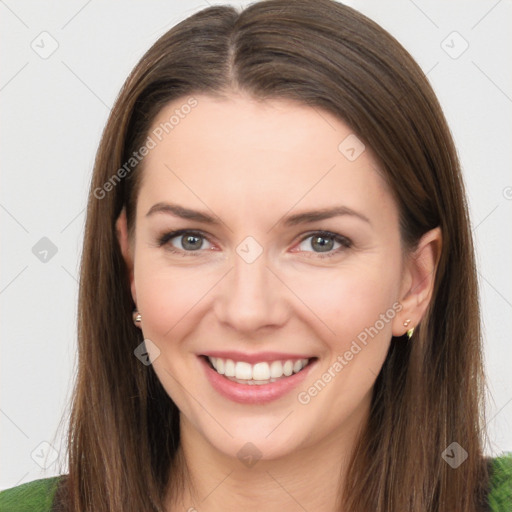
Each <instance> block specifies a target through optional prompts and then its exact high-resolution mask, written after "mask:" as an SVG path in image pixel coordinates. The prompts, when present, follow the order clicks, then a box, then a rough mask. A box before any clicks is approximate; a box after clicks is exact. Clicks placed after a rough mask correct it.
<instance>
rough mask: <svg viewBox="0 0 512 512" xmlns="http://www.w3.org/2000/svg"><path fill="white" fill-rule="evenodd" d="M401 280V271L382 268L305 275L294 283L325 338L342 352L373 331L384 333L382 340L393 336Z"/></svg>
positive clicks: (352, 269)
mask: <svg viewBox="0 0 512 512" xmlns="http://www.w3.org/2000/svg"><path fill="white" fill-rule="evenodd" d="M398 280H399V271H398V269H392V268H390V269H388V271H387V272H385V273H384V272H382V271H381V269H380V268H379V265H365V266H364V267H363V266H360V267H354V266H353V267H350V268H348V267H347V268H341V269H340V270H339V271H338V272H324V273H319V272H316V273H314V275H313V273H312V274H311V275H310V276H306V275H303V276H301V277H299V278H298V279H296V280H295V285H294V292H295V293H296V294H297V296H298V297H299V298H300V299H302V301H303V302H304V303H305V304H306V305H307V307H308V311H309V314H310V315H314V316H315V317H316V319H317V320H316V322H315V323H316V324H318V325H319V329H321V330H322V332H323V333H324V338H325V337H327V338H326V339H329V340H332V341H331V343H329V344H330V345H331V346H332V345H333V344H336V345H338V346H337V347H336V348H337V349H339V350H341V349H343V348H344V346H345V345H346V344H348V345H350V343H351V341H352V340H353V339H356V338H357V336H359V335H360V334H361V333H363V334H362V336H361V337H364V333H365V332H366V330H368V329H372V328H373V327H377V329H378V330H379V331H382V335H383V337H387V336H388V334H391V320H392V318H394V316H395V314H396V305H395V308H393V304H395V301H396V298H397V296H398V295H397V293H398V284H397V283H398ZM383 318H384V320H383ZM372 332H373V329H372Z"/></svg>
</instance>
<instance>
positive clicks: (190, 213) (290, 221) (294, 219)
mask: <svg viewBox="0 0 512 512" xmlns="http://www.w3.org/2000/svg"><path fill="white" fill-rule="evenodd" d="M156 213H165V214H169V215H173V216H174V217H179V218H181V219H187V220H194V221H197V222H202V223H204V224H211V225H218V224H220V222H219V221H218V220H217V219H216V218H215V217H213V216H212V215H210V214H208V213H206V212H200V211H198V210H191V209H189V208H185V207H183V206H180V205H177V204H169V203H156V204H154V205H153V206H152V207H151V208H150V209H149V211H148V213H146V217H150V216H151V215H154V214H156ZM342 215H349V216H351V217H356V218H358V219H360V220H362V221H364V222H367V223H368V224H370V225H371V222H370V219H368V217H366V216H365V215H363V214H362V213H359V212H356V211H355V210H352V209H351V208H348V207H347V206H335V207H332V208H323V209H320V210H311V211H306V212H301V213H296V214H294V215H289V216H287V217H283V218H282V219H281V220H280V223H282V224H284V225H285V226H296V225H297V224H307V223H308V222H317V221H320V220H325V219H330V218H332V217H339V216H342Z"/></svg>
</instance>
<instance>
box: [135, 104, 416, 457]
mask: <svg viewBox="0 0 512 512" xmlns="http://www.w3.org/2000/svg"><path fill="white" fill-rule="evenodd" d="M195 98H196V100H197V104H195V106H193V108H185V107H184V105H186V104H187V98H185V99H182V100H178V101H175V102H173V103H172V104H169V105H168V106H167V107H166V108H165V109H163V110H162V111H161V112H160V114H159V115H158V117H157V119H156V120H155V122H154V125H153V127H152V130H151V132H150V134H149V135H150V137H151V138H152V141H153V142H150V143H148V147H149V146H151V148H150V149H149V153H148V154H147V156H145V158H144V162H143V165H144V170H143V181H142V185H141V188H140V193H139V196H138V200H137V214H136V231H135V240H134V245H133V248H132V251H133V252H132V253H131V257H130V258H131V261H133V276H132V283H131V284H132V294H133V298H134V301H135V303H136V304H137V307H138V310H139V312H140V313H141V315H142V323H141V328H142V331H143V335H144V338H145V339H146V340H150V341H151V343H150V342H147V347H148V348H149V351H150V354H151V355H152V357H154V358H155V359H154V360H153V367H154V370H155V372H156V374H157V375H158V378H159V379H160V381H161V383H162V385H163V387H164V388H165V390H166V391H167V393H168V394H169V396H170V397H171V398H172V400H173V401H174V402H175V403H176V405H177V406H178V407H179V409H180V411H181V421H182V428H184V429H186V431H187V432H189V433H190V435H193V436H195V437H196V438H197V439H203V440H205V441H207V443H206V444H208V445H209V446H210V447H213V448H216V449H217V450H218V451H220V452H222V453H223V454H225V455H228V456H237V454H238V456H239V457H240V456H243V455H244V450H246V451H249V452H250V451H251V450H253V451H254V453H253V454H252V455H254V456H257V457H262V458H264V459H272V458H277V457H280V456H283V455H286V454H287V453H291V452H297V451H298V452H300V450H303V449H307V448H312V447H314V446H315V445H318V444H319V443H322V442H325V441H326V440H329V439H331V440H334V439H337V438H339V437H343V436H345V435H347V434H349V433H351V432H352V433H354V432H355V431H356V430H357V429H358V427H359V426H360V425H361V422H362V421H364V419H365V418H366V416H367V414H368V410H369V404H370V397H371V391H372V387H373V385H374V382H375V379H376V377H377V375H378V373H379V371H380V369H381V366H382V364H383V362H384V359H385V357H386V353H387V350H388V347H389V344H390V340H391V336H392V335H393V334H394V335H402V334H403V333H404V332H405V331H406V330H407V329H406V328H405V327H403V322H404V320H405V317H404V311H401V308H402V305H401V303H400V300H401V298H402V296H403V294H404V291H405V290H406V289H407V287H408V286H410V283H411V281H410V280H409V279H408V278H407V277H406V272H404V260H403V257H402V250H401V245H400V235H399V224H398V210H397V206H396V204H395V202H394V200H393V198H392V195H391V193H390V191H389V189H388V188H387V186H386V184H385V183H384V181H383V180H382V178H381V177H380V176H379V174H378V173H377V172H376V170H375V168H376V162H375V161H374V159H373V158H372V156H371V154H370V149H369V148H364V146H362V143H361V142H360V141H359V140H358V139H357V138H356V137H355V136H354V135H353V134H352V133H351V130H350V129H349V127H347V126H346V125H345V124H344V123H343V122H341V121H340V120H338V119H337V118H336V117H334V116H333V115H331V114H329V113H327V112H325V111H323V110H320V109H317V108H311V107H308V106H304V105H300V104H298V103H295V102H291V101H285V100H272V101H265V102H257V101H255V100H253V99H250V98H248V97H244V96H236V95H233V96H232V97H230V99H229V100H224V101H221V100H216V99H213V98H211V97H209V96H204V95H199V96H196V97H195ZM176 110H177V111H178V112H175V111H176ZM173 115H174V116H175V117H174V118H173V121H172V126H171V124H170V123H169V120H170V118H171V116H173ZM165 123H167V125H165ZM164 127H165V128H166V129H164ZM166 130H167V132H168V133H166ZM152 146H154V147H152ZM175 231H178V232H179V234H174V235H173V234H170V233H172V232H175ZM130 265H131V263H130ZM207 356H210V358H212V359H208V357H207ZM287 361H289V362H287ZM211 363H213V364H214V365H215V366H216V367H217V370H218V371H217V370H215V369H214V368H213V367H212V364H211ZM305 363H307V365H306V366H305V367H304V368H303V369H302V370H301V368H302V367H303V365H304V364H305ZM295 372H296V373H295ZM222 373H224V375H222ZM290 373H291V375H290ZM226 374H228V375H230V377H229V378H228V377H227V376H226ZM233 374H234V375H233ZM235 379H236V380H238V382H237V381H236V380H235ZM271 379H272V380H274V379H275V381H273V382H269V381H270V380H271ZM254 380H258V381H259V382H258V383H252V381H254ZM249 381H251V382H249ZM247 443H252V445H254V446H252V445H248V444H247ZM240 450H241V451H240ZM249 455H251V453H249Z"/></svg>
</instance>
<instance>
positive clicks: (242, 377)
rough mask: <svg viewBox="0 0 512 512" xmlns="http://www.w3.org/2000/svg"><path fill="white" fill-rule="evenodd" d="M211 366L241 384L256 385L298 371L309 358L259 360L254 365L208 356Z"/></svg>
mask: <svg viewBox="0 0 512 512" xmlns="http://www.w3.org/2000/svg"><path fill="white" fill-rule="evenodd" d="M208 360H209V361H210V363H211V364H212V366H213V367H214V368H215V370H217V373H219V374H220V375H225V376H226V377H228V378H229V379H230V380H233V381H235V382H239V383H241V384H249V385H254V384H256V385H258V384H260V385H261V384H268V383H269V382H274V381H275V380H276V379H280V378H282V377H289V376H290V375H292V374H294V373H298V372H300V371H301V370H302V369H303V368H304V367H305V366H306V365H307V364H308V362H309V359H296V360H292V359H288V360H286V361H272V362H271V363H267V362H265V361H264V362H261V363H256V364H254V365H252V364H250V363H247V362H245V361H237V362H236V363H235V362H234V361H233V360H232V359H222V358H220V357H208Z"/></svg>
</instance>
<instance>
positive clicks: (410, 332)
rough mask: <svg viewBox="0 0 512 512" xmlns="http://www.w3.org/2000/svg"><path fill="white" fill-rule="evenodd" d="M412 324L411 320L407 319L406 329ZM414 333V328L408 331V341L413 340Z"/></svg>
mask: <svg viewBox="0 0 512 512" xmlns="http://www.w3.org/2000/svg"><path fill="white" fill-rule="evenodd" d="M410 323H411V320H410V319H407V320H406V321H405V322H404V327H408V326H409V324H410ZM413 332H414V327H411V328H410V329H409V330H408V331H407V339H409V340H410V339H411V338H412V334H413Z"/></svg>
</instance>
